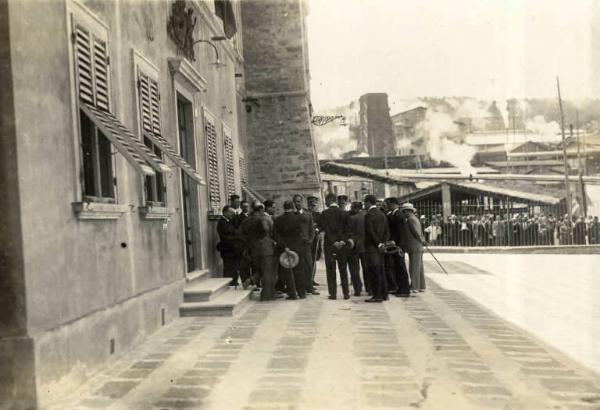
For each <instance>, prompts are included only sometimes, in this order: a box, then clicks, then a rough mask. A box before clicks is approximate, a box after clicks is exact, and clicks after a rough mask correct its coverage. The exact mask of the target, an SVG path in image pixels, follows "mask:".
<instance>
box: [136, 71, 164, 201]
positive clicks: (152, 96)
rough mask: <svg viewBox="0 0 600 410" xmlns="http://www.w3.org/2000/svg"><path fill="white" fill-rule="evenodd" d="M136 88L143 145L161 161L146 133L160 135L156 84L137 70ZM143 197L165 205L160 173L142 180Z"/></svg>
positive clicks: (161, 154) (160, 154)
mask: <svg viewBox="0 0 600 410" xmlns="http://www.w3.org/2000/svg"><path fill="white" fill-rule="evenodd" d="M137 88H138V95H139V110H140V119H141V127H142V135H143V136H142V138H143V141H144V145H145V146H146V147H148V149H150V150H151V151H152V152H154V154H156V156H157V157H158V158H160V159H161V160H162V159H163V153H162V150H161V149H160V148H159V147H158V146H157V145H156V144H154V142H153V141H152V140H151V139H150V138H149V137H148V133H153V134H156V135H162V134H161V127H160V93H159V89H158V82H157V81H156V80H154V79H152V78H150V76H148V75H147V74H145V73H144V72H142V71H141V70H140V69H139V68H138V70H137ZM144 195H145V200H146V203H148V204H152V205H158V206H164V205H165V203H166V195H167V188H166V185H165V176H164V174H163V173H162V172H158V173H156V174H155V175H147V176H146V177H145V178H144Z"/></svg>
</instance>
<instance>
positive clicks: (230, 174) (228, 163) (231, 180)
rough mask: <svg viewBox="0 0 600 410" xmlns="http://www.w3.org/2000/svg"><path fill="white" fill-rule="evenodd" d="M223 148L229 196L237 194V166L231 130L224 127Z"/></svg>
mask: <svg viewBox="0 0 600 410" xmlns="http://www.w3.org/2000/svg"><path fill="white" fill-rule="evenodd" d="M223 148H224V152H225V183H226V188H227V197H229V196H230V195H233V194H235V166H234V160H233V139H232V138H231V131H230V130H229V129H227V128H225V127H223Z"/></svg>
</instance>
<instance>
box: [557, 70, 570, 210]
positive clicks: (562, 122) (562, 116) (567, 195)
mask: <svg viewBox="0 0 600 410" xmlns="http://www.w3.org/2000/svg"><path fill="white" fill-rule="evenodd" d="M556 89H557V90H558V108H559V110H560V133H561V136H562V145H563V166H564V172H565V199H566V201H567V214H568V215H569V218H571V193H570V192H569V171H568V166H567V143H566V141H565V114H564V112H563V106H562V99H561V96H560V80H559V79H558V76H557V77H556Z"/></svg>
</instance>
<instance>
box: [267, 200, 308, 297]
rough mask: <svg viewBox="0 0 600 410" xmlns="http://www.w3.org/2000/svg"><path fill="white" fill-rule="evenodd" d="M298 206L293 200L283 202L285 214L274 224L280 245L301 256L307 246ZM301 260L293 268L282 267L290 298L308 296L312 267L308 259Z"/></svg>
mask: <svg viewBox="0 0 600 410" xmlns="http://www.w3.org/2000/svg"><path fill="white" fill-rule="evenodd" d="M295 211H296V208H295V207H294V203H293V202H292V201H285V202H284V203H283V214H282V215H279V216H278V217H277V218H275V223H274V224H273V238H274V239H275V242H277V245H278V247H281V248H283V249H284V250H285V252H288V251H294V252H296V253H297V254H298V256H299V257H300V258H301V257H302V256H301V255H305V254H306V252H305V251H304V248H305V247H306V246H307V244H306V243H304V241H303V239H302V233H301V231H302V229H304V227H303V225H302V220H301V219H302V218H301V217H300V216H299V215H297V214H296V213H295ZM304 262H305V263H302V261H299V263H298V265H297V266H296V267H295V268H293V269H285V268H283V267H282V268H281V269H280V271H281V272H282V273H283V276H284V278H285V284H286V289H287V293H288V299H297V298H300V299H304V298H306V283H305V282H306V278H307V276H308V275H307V273H306V271H305V270H306V269H307V268H309V267H310V263H306V262H307V261H304Z"/></svg>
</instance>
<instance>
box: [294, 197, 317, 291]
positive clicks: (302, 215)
mask: <svg viewBox="0 0 600 410" xmlns="http://www.w3.org/2000/svg"><path fill="white" fill-rule="evenodd" d="M293 202H294V207H295V208H296V215H298V217H299V220H300V224H301V229H300V239H301V240H302V243H303V244H304V245H305V246H303V247H302V249H301V250H300V251H301V252H302V254H298V256H300V263H301V264H303V265H306V266H304V267H303V268H302V271H303V272H304V273H305V275H306V278H305V279H304V284H305V286H306V293H312V294H313V295H318V294H319V292H317V291H316V290H315V287H314V286H313V281H312V252H311V246H312V243H313V240H314V238H315V225H314V222H313V218H312V214H311V213H310V211H309V210H308V209H306V208H304V207H303V205H304V197H303V196H302V195H300V194H296V195H294V197H293Z"/></svg>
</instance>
